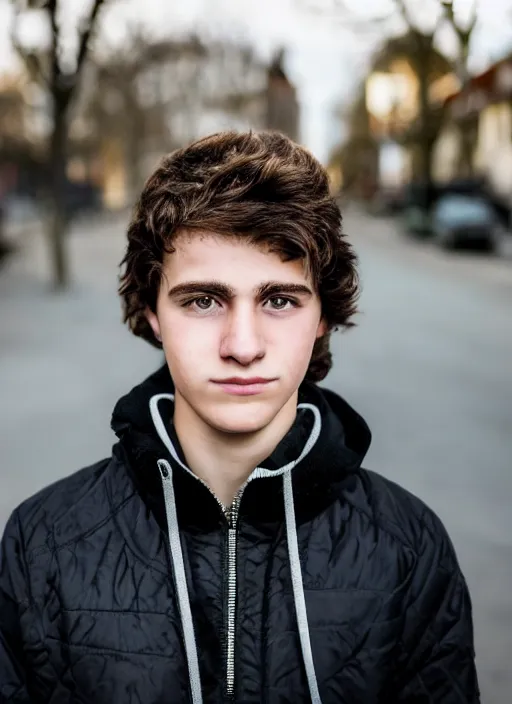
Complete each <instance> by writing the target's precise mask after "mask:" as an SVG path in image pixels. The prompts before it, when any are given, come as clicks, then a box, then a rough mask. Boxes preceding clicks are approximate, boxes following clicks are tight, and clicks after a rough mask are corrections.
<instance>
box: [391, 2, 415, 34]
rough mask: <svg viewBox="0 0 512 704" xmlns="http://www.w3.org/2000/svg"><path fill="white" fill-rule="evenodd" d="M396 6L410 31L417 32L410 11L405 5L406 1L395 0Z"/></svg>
mask: <svg viewBox="0 0 512 704" xmlns="http://www.w3.org/2000/svg"><path fill="white" fill-rule="evenodd" d="M395 4H396V5H397V7H398V9H399V11H400V14H401V15H402V19H403V20H404V22H405V23H406V25H407V26H408V27H409V29H412V30H416V29H417V27H416V25H415V24H414V22H413V21H412V18H411V15H410V13H409V9H408V7H407V5H406V3H405V0H395Z"/></svg>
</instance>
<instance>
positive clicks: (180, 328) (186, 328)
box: [160, 312, 218, 369]
mask: <svg viewBox="0 0 512 704" xmlns="http://www.w3.org/2000/svg"><path fill="white" fill-rule="evenodd" d="M195 322H196V324H194V321H191V320H190V319H187V318H185V317H184V316H182V315H180V314H179V313H178V314H176V313H174V312H167V313H166V314H164V315H162V316H160V328H161V333H162V341H163V346H164V350H165V354H166V357H167V360H168V362H171V361H174V362H176V363H178V364H179V365H180V366H181V367H183V368H184V369H185V368H189V367H197V363H198V360H203V362H206V360H207V358H208V357H211V354H212V349H214V348H215V345H216V344H217V342H216V341H217V337H218V332H217V330H216V327H215V326H214V325H205V324H204V322H205V321H195Z"/></svg>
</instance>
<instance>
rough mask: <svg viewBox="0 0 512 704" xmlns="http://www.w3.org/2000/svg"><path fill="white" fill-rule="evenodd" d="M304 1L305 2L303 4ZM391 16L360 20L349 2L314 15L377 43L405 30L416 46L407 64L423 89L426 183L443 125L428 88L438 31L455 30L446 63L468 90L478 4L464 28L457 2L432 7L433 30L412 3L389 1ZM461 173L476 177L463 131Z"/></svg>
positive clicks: (439, 0) (439, 1) (332, 3)
mask: <svg viewBox="0 0 512 704" xmlns="http://www.w3.org/2000/svg"><path fill="white" fill-rule="evenodd" d="M299 1H300V0H299ZM302 4H303V7H310V8H311V7H312V6H311V4H310V0H302ZM387 4H388V6H389V10H388V11H387V12H384V13H383V14H382V15H379V16H374V17H371V16H367V15H366V16H364V15H360V14H356V13H355V12H354V11H353V10H352V9H351V8H350V7H349V6H348V4H347V2H346V1H345V0H325V2H322V1H321V0H319V2H317V3H316V4H315V6H314V9H315V11H319V9H320V11H323V12H324V13H329V14H330V15H331V16H332V17H335V18H337V19H338V21H339V22H340V23H341V25H342V26H343V27H345V28H346V29H349V30H351V31H356V32H363V33H367V34H368V33H369V34H371V35H373V37H375V38H378V37H379V35H380V36H382V33H384V34H385V35H386V34H387V36H388V37H389V36H391V35H392V34H396V32H397V28H400V25H401V27H402V28H403V27H404V26H405V28H406V32H407V36H408V38H409V40H410V42H411V49H412V50H411V51H410V52H409V53H408V56H407V58H408V60H409V61H410V64H411V66H412V68H413V70H414V72H415V74H416V76H417V78H418V85H419V101H418V102H419V105H418V112H419V148H420V151H421V155H422V169H421V171H422V174H423V178H424V179H425V180H430V179H431V172H432V154H433V148H434V144H435V141H436V138H437V133H438V128H439V127H440V125H439V121H438V120H436V119H435V117H434V116H433V114H432V106H431V104H430V100H429V87H430V84H431V80H432V62H433V61H435V60H436V55H439V51H438V50H437V49H436V38H437V35H438V31H439V29H440V28H441V26H442V25H443V24H444V23H448V24H449V26H450V27H451V28H452V30H453V32H454V34H455V37H456V39H457V43H458V51H457V52H456V58H455V60H452V59H451V58H450V57H445V58H446V61H447V64H449V65H451V66H452V69H453V71H454V72H455V73H456V75H457V77H458V78H459V80H460V83H461V85H462V86H463V87H464V86H465V85H466V84H467V82H468V80H469V71H468V58H469V53H470V48H471V40H472V37H473V34H474V30H475V27H476V26H477V22H478V0H473V3H472V7H471V12H470V17H469V20H468V21H467V22H465V23H464V22H463V21H462V20H461V19H460V17H459V15H458V14H457V13H456V11H455V8H454V2H453V0H435V1H433V2H432V16H433V21H432V23H431V25H430V27H424V26H420V25H419V23H418V22H417V21H416V17H415V15H414V13H413V6H414V3H413V2H410V0H409V2H408V0H389V2H388V3H387ZM461 137H462V149H461V167H462V168H463V170H464V171H466V173H471V166H472V141H471V131H470V130H467V129H465V128H464V126H462V128H461Z"/></svg>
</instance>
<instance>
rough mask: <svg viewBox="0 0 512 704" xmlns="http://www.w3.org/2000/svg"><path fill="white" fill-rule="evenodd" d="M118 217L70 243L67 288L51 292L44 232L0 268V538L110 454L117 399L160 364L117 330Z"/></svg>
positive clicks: (76, 234)
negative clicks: (17, 510) (63, 481)
mask: <svg viewBox="0 0 512 704" xmlns="http://www.w3.org/2000/svg"><path fill="white" fill-rule="evenodd" d="M124 228H125V219H124V218H123V217H119V218H117V219H112V218H108V219H106V220H103V221H102V220H99V219H96V220H94V221H89V222H87V221H83V222H81V223H79V224H77V225H76V226H75V228H74V230H73V232H72V233H71V235H70V255H71V261H72V268H73V284H72V286H71V289H70V290H69V292H66V293H64V294H55V293H52V292H51V290H50V288H49V286H48V265H47V260H46V248H45V243H44V241H43V237H42V233H41V232H40V231H38V230H37V229H34V230H33V231H32V232H31V233H30V234H27V236H26V240H25V241H24V243H23V245H24V246H23V251H22V252H21V253H19V254H18V255H16V256H15V257H12V258H11V259H10V260H9V261H8V262H7V263H6V264H5V266H4V267H3V268H2V269H0V399H1V400H0V438H1V440H0V531H1V530H2V529H3V525H4V523H5V521H6V520H7V518H8V515H9V514H10V512H11V510H12V509H13V508H14V507H15V506H16V505H17V504H18V503H19V502H20V501H22V500H23V499H24V498H26V497H27V496H29V495H30V494H32V493H34V492H35V491H37V490H38V489H39V488H41V487H43V486H45V485H47V484H49V483H50V482H51V481H54V480H56V479H58V478H60V477H62V476H64V475H65V474H68V473H70V472H71V471H73V470H75V469H78V468H80V467H81V466H83V465H85V464H87V463H90V462H94V461H96V460H97V459H100V458H101V457H103V456H106V455H108V454H109V452H110V447H111V444H112V440H113V438H114V436H113V434H112V433H111V432H110V430H109V423H110V415H111V412H112V409H113V406H114V404H115V402H116V400H117V398H118V397H119V395H120V394H122V393H123V392H125V391H126V390H127V389H129V388H130V386H131V385H133V384H135V383H138V382H139V381H140V380H141V379H142V378H143V377H144V376H145V375H146V373H150V372H151V371H152V370H153V369H155V368H156V366H157V365H158V364H159V363H160V361H161V355H159V354H158V352H157V351H156V350H153V349H152V348H151V347H150V346H149V345H148V344H147V343H144V342H143V341H141V340H138V339H136V338H134V337H133V336H132V335H131V334H130V333H129V332H128V330H127V329H126V328H125V326H124V325H122V323H121V311H120V304H119V300H118V297H117V294H116V287H117V266H118V263H119V261H120V260H121V258H122V253H123V248H124V237H125V235H124V231H125V230H124Z"/></svg>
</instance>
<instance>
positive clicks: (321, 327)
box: [316, 318, 327, 340]
mask: <svg viewBox="0 0 512 704" xmlns="http://www.w3.org/2000/svg"><path fill="white" fill-rule="evenodd" d="M326 332H327V323H326V322H325V320H324V319H323V318H322V319H321V320H320V322H319V323H318V328H317V330H316V339H317V340H318V339H319V338H320V337H323V336H324V335H325V333H326Z"/></svg>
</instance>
